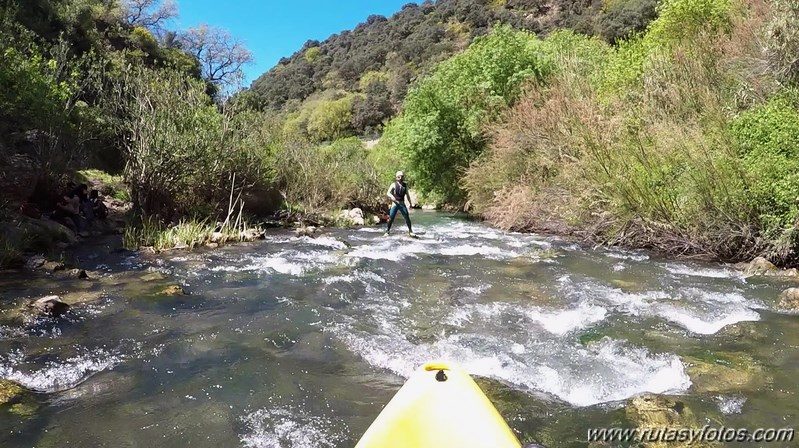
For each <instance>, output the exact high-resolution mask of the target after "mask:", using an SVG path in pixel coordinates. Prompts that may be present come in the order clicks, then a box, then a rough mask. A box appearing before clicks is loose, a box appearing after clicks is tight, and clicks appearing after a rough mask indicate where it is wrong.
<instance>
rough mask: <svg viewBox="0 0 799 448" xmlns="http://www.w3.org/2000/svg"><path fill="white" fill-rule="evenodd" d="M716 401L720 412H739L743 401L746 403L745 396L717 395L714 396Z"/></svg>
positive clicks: (728, 413)
mask: <svg viewBox="0 0 799 448" xmlns="http://www.w3.org/2000/svg"><path fill="white" fill-rule="evenodd" d="M716 401H717V402H718V404H719V410H720V411H721V413H722V414H727V415H730V414H740V413H741V411H742V410H743V407H744V403H746V397H741V396H732V397H725V396H723V395H719V396H717V397H716Z"/></svg>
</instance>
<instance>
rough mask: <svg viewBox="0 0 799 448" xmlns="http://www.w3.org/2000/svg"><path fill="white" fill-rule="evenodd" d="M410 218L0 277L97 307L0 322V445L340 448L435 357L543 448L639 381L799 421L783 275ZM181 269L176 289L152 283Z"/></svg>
mask: <svg viewBox="0 0 799 448" xmlns="http://www.w3.org/2000/svg"><path fill="white" fill-rule="evenodd" d="M412 217H413V219H414V225H415V230H416V231H417V232H419V233H420V237H419V238H418V239H410V238H408V237H406V236H402V232H403V231H404V223H402V220H399V222H398V223H397V224H398V225H397V227H396V231H395V233H396V235H394V236H392V237H389V238H384V237H382V229H380V228H377V227H371V228H370V227H367V228H360V229H350V230H344V229H338V230H334V229H325V232H324V233H323V234H322V235H321V236H318V237H317V238H308V237H303V238H296V237H294V236H293V234H291V233H289V232H282V231H276V232H273V233H269V234H268V235H267V239H266V240H265V241H259V242H256V243H248V244H241V245H235V246H228V247H224V248H220V249H204V250H200V251H195V252H179V251H175V252H170V253H167V254H162V255H159V256H155V255H143V254H135V253H119V254H112V255H101V256H93V255H91V254H90V253H89V254H85V255H84V256H83V257H82V261H81V263H82V267H84V268H86V269H89V270H93V271H98V272H100V273H102V278H101V279H97V280H94V281H88V282H87V281H80V282H82V283H77V281H74V282H71V283H70V282H67V283H63V282H62V283H58V282H55V281H53V280H49V279H46V278H45V279H41V278H36V279H30V278H29V277H30V274H26V275H23V274H13V275H12V274H8V275H6V274H4V276H5V277H6V278H4V279H2V281H0V294H2V297H3V298H4V300H3V301H2V311H4V312H9V310H11V309H12V308H14V307H16V306H18V305H19V304H20V303H22V302H23V301H25V300H28V299H30V298H36V297H40V296H42V295H46V294H49V293H57V294H64V293H69V292H74V291H76V290H77V292H79V293H82V294H94V296H95V297H96V298H97V299H98V300H96V301H94V302H92V303H91V304H88V305H85V306H76V307H74V308H73V310H71V311H70V312H69V314H68V315H67V316H66V317H65V318H60V319H57V320H53V319H45V320H38V321H35V322H32V323H28V324H25V325H20V324H12V323H9V322H5V323H4V324H0V378H5V379H10V380H13V381H15V382H18V383H20V384H22V385H23V386H25V387H26V388H28V389H30V390H32V391H33V392H34V401H35V404H34V409H33V410H32V411H30V412H28V413H27V414H26V415H18V414H12V413H9V412H5V413H3V411H1V410H0V446H3V447H32V446H35V447H42V448H45V447H56V446H58V447H64V446H74V447H95V446H97V447H99V446H109V447H128V446H130V447H139V446H145V447H156V446H158V447H185V446H193V447H234V446H241V447H285V448H300V447H352V446H354V444H355V443H356V442H357V440H358V438H359V437H360V435H361V434H362V433H363V432H364V431H365V430H366V428H367V427H368V425H369V424H370V423H371V421H372V420H373V419H374V418H375V417H376V415H377V414H378V413H379V412H380V410H381V408H382V407H383V406H384V405H385V403H386V402H387V401H388V400H389V399H390V398H391V397H392V395H393V394H394V393H395V392H396V391H397V389H398V388H399V387H400V386H401V385H402V384H403V382H404V380H405V379H406V378H407V376H408V375H409V374H410V372H412V371H413V370H414V369H416V368H417V367H418V366H420V365H421V364H422V363H424V362H425V361H427V360H431V359H448V360H452V361H455V362H457V363H459V364H460V365H461V366H463V367H464V368H466V369H467V370H468V371H469V372H470V373H472V374H473V375H475V376H478V377H484V378H487V379H488V380H484V381H483V382H482V383H481V384H488V385H489V386H490V387H491V392H490V393H489V395H490V396H491V397H492V399H495V400H496V401H495V402H496V404H497V407H498V409H499V410H500V412H501V413H502V414H503V416H504V417H505V418H506V420H507V421H508V423H509V424H510V425H511V427H512V428H513V429H514V430H515V431H516V432H517V433H518V434H519V435H520V437H521V438H522V439H523V440H525V441H530V440H537V441H540V442H544V443H546V444H547V446H548V447H550V448H556V447H585V446H588V444H587V442H586V441H585V438H586V430H587V428H589V427H602V426H616V425H618V424H619V421H620V419H621V418H622V417H623V416H624V415H625V410H624V409H625V408H624V406H625V402H626V400H628V399H629V398H631V397H634V396H636V395H638V394H641V393H644V392H654V393H662V394H668V395H670V396H672V397H677V398H678V399H680V400H682V401H684V403H686V405H687V406H688V407H690V409H691V410H692V412H693V414H695V415H696V416H697V419H698V424H700V425H703V424H711V425H716V426H720V425H725V426H728V427H747V428H756V427H761V426H762V427H779V428H783V427H799V400H798V399H797V398H798V397H797V392H799V381H797V380H796V378H797V374H799V316H797V315H792V314H788V313H781V312H777V311H776V303H777V301H778V295H779V293H780V291H781V290H782V289H783V288H786V287H788V286H792V285H790V284H788V283H785V282H781V281H777V280H767V279H757V278H748V279H747V278H744V277H743V276H742V275H741V274H740V273H739V272H738V271H735V270H733V269H731V268H730V267H728V266H725V265H721V264H713V263H695V262H683V261H673V260H671V261H670V260H666V259H660V258H658V257H655V256H653V255H648V254H646V253H642V252H630V251H621V250H608V249H596V250H590V249H585V248H581V247H579V246H577V245H575V244H572V243H569V242H566V241H563V240H560V239H557V238H553V237H544V236H538V235H530V234H517V233H508V232H502V231H499V230H496V229H492V228H490V227H488V226H486V225H484V224H481V223H478V222H474V221H470V220H467V219H463V218H461V217H458V216H455V215H449V214H444V213H437V212H416V213H414V214H413V215H412ZM175 283H177V284H179V285H180V286H182V288H183V289H184V290H185V291H186V292H188V295H185V296H169V295H164V294H161V293H160V291H161V290H162V289H163V287H164V286H165V285H168V284H175ZM76 285H77V286H76ZM0 317H2V314H0ZM0 322H3V321H2V320H0ZM692 362H693V363H696V362H700V363H702V362H704V363H707V364H708V365H710V367H718V368H720V369H721V370H720V371H716V373H713V371H711V372H710V373H707V372H704V371H703V372H704V373H698V374H695V375H694V374H692V373H693V372H694V371H692V370H691V369H690V368H689V367H690V365H691V363H692ZM741 371H743V372H744V373H741V375H739V376H740V378H739V377H738V376H736V375H733V373H735V372H741ZM719 372H720V373H719ZM746 372H749V373H750V374H749V376H746V374H745V373H746ZM753 372H754V373H753ZM730 378H732V379H731V381H732V382H731V383H730V384H727V383H725V382H724V381H720V379H730ZM731 446H732V445H731ZM734 446H752V447H754V446H759V445H758V444H751V445H748V444H745V443H744V444H735V445H734ZM769 446H775V447H776V446H782V445H780V444H772V445H769ZM784 446H789V445H784Z"/></svg>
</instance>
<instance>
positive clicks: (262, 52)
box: [173, 0, 421, 86]
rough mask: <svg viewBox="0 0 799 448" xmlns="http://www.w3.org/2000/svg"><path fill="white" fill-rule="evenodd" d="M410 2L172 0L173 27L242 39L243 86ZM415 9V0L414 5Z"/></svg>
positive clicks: (399, 0)
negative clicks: (210, 29)
mask: <svg viewBox="0 0 799 448" xmlns="http://www.w3.org/2000/svg"><path fill="white" fill-rule="evenodd" d="M410 2H411V0H304V1H297V2H293V1H282V0H228V1H226V2H222V1H219V0H177V4H178V9H179V12H180V17H178V19H177V20H176V21H175V23H174V24H173V26H174V27H176V28H178V29H186V28H190V27H193V26H196V25H199V24H201V23H207V24H208V25H209V26H218V27H222V28H225V29H226V30H228V32H230V34H232V35H233V36H235V37H237V38H239V39H242V40H243V41H244V42H245V43H246V45H247V48H249V49H250V51H252V53H253V56H254V58H255V62H254V63H253V64H250V65H249V66H247V67H245V75H246V80H245V86H249V85H250V83H251V82H252V81H254V80H255V78H257V77H258V76H260V75H261V74H262V73H264V72H266V71H267V70H269V69H270V68H272V67H273V66H274V65H275V64H277V62H278V61H279V60H280V58H282V57H284V56H291V54H292V53H294V52H295V51H297V50H299V49H300V48H301V47H302V44H303V43H305V41H307V40H310V39H316V40H319V41H322V40H324V39H326V38H327V37H328V36H330V35H331V34H334V33H340V32H341V31H344V30H348V29H352V28H354V27H355V25H357V24H358V23H360V22H363V21H364V20H366V18H367V17H369V16H370V15H372V14H380V15H383V16H386V17H389V16H391V15H393V14H394V13H395V12H397V11H399V10H400V9H401V8H402V6H403V5H405V4H407V3H410ZM418 3H421V0H420V1H418Z"/></svg>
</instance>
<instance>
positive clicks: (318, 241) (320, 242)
mask: <svg viewBox="0 0 799 448" xmlns="http://www.w3.org/2000/svg"><path fill="white" fill-rule="evenodd" d="M299 240H300V241H302V242H303V243H305V244H312V245H314V246H322V247H329V248H331V249H346V248H347V245H346V244H344V243H343V242H342V241H339V240H337V239H335V238H331V237H328V236H319V237H316V238H311V237H308V236H303V237H301V238H299Z"/></svg>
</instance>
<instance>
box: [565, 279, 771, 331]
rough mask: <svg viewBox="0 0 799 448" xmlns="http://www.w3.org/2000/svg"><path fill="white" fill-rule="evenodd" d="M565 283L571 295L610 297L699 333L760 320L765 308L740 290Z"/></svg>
mask: <svg viewBox="0 0 799 448" xmlns="http://www.w3.org/2000/svg"><path fill="white" fill-rule="evenodd" d="M563 286H564V289H566V293H567V295H568V294H571V295H573V296H587V295H589V294H590V296H591V297H593V298H595V300H606V301H607V302H608V304H610V305H615V307H616V308H617V309H618V310H619V311H621V312H624V313H627V314H630V315H633V316H644V317H656V318H659V319H663V320H665V321H668V322H671V323H673V324H676V325H679V326H681V327H683V328H685V329H686V330H688V331H691V332H693V333H696V334H706V335H709V334H715V333H717V332H718V331H719V330H721V329H722V328H724V327H725V326H727V325H732V324H735V323H738V322H745V321H758V320H760V314H759V313H758V312H757V311H754V309H757V308H764V306H763V305H762V304H760V303H759V302H756V301H752V300H749V299H747V298H745V297H744V296H742V295H741V294H738V293H734V292H732V293H719V292H710V291H704V290H701V289H698V288H680V289H679V290H675V291H674V292H671V293H669V292H666V291H646V292H640V293H634V292H633V293H628V292H624V291H622V290H620V289H617V288H610V287H606V286H600V285H593V284H581V285H574V284H563Z"/></svg>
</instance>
